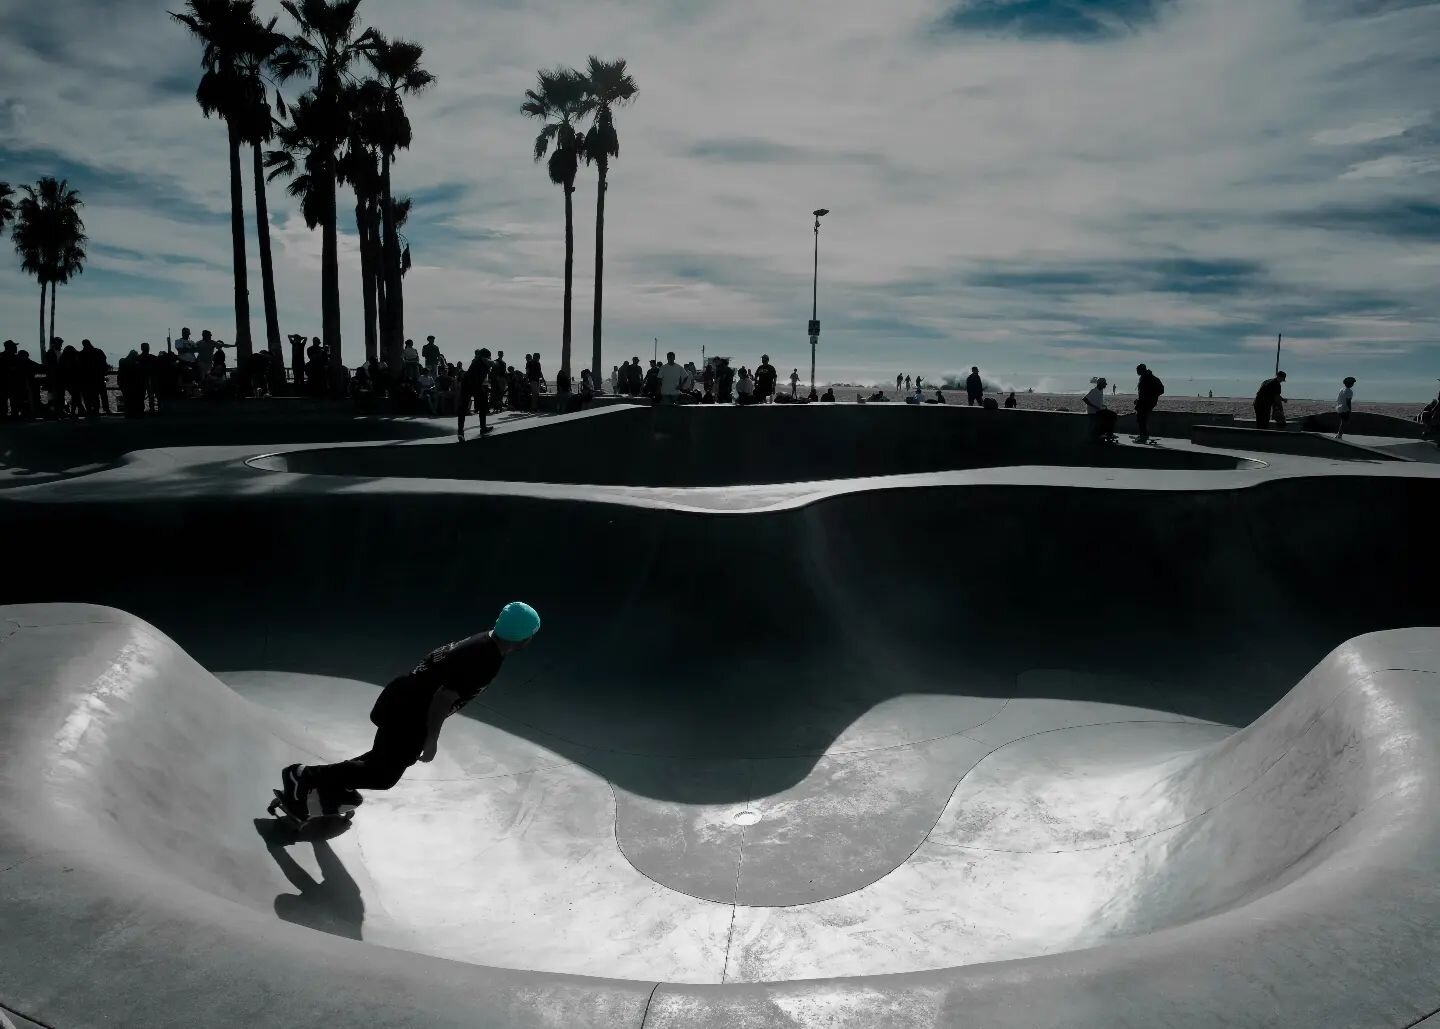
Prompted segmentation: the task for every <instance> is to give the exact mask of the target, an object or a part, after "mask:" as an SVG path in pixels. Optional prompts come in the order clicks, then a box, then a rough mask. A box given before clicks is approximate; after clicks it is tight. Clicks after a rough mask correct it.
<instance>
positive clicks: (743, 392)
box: [735, 366, 755, 404]
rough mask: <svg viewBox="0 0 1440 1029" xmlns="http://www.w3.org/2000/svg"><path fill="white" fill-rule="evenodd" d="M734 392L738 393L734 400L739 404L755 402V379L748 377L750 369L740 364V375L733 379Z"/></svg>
mask: <svg viewBox="0 0 1440 1029" xmlns="http://www.w3.org/2000/svg"><path fill="white" fill-rule="evenodd" d="M735 392H736V393H738V394H739V396H738V397H737V398H736V402H737V403H740V404H753V403H754V402H755V380H754V379H752V378H750V369H748V368H746V367H744V366H742V367H741V368H740V375H739V376H738V377H737V378H736V379H735Z"/></svg>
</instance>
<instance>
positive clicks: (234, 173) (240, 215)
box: [229, 127, 251, 378]
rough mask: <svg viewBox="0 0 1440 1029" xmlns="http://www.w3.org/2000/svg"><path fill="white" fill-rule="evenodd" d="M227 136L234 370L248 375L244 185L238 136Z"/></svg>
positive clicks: (231, 128)
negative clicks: (233, 282)
mask: <svg viewBox="0 0 1440 1029" xmlns="http://www.w3.org/2000/svg"><path fill="white" fill-rule="evenodd" d="M229 136H230V244H231V248H232V250H233V253H232V255H231V256H232V257H233V259H234V263H235V368H236V371H237V372H238V373H239V374H240V376H241V377H242V378H243V377H244V376H246V375H248V374H249V373H250V354H251V347H250V271H249V268H248V267H247V266H246V264H245V182H244V179H243V177H242V176H241V174H240V134H239V132H237V131H236V130H235V129H234V128H233V127H230V128H229Z"/></svg>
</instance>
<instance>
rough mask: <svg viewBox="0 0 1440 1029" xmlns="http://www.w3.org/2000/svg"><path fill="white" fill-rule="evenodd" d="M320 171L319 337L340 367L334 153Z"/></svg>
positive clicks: (338, 275) (341, 362)
mask: <svg viewBox="0 0 1440 1029" xmlns="http://www.w3.org/2000/svg"><path fill="white" fill-rule="evenodd" d="M321 174H322V176H323V179H322V181H321V183H320V188H322V189H323V190H325V196H324V198H323V199H322V200H321V203H322V204H324V209H323V210H322V212H321V214H322V215H323V217H322V225H321V233H320V336H321V339H322V340H323V341H324V343H325V346H326V347H327V348H329V350H330V366H331V367H332V368H339V367H342V366H343V364H344V361H343V360H342V359H341V356H340V247H339V240H338V238H337V235H336V233H337V231H338V230H337V227H336V218H337V215H336V210H335V158H334V155H333V154H331V155H330V156H329V157H328V158H327V159H326V160H325V161H324V168H323V169H321Z"/></svg>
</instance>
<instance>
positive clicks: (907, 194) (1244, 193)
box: [0, 0, 1440, 400]
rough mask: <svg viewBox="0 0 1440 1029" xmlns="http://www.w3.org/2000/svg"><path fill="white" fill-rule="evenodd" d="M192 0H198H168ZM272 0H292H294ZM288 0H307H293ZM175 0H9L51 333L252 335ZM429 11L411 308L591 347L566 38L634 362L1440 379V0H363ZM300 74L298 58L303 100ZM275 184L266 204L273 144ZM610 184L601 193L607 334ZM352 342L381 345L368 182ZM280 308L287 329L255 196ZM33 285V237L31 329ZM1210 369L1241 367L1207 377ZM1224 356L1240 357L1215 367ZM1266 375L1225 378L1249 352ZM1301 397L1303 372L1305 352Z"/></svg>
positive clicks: (300, 260) (28, 287)
mask: <svg viewBox="0 0 1440 1029" xmlns="http://www.w3.org/2000/svg"><path fill="white" fill-rule="evenodd" d="M168 6H170V7H175V6H176V4H174V3H173V2H172V3H171V4H169V5H168ZM272 6H273V8H274V9H273V10H270V9H269V8H270V7H272ZM257 7H258V9H259V10H260V11H261V12H262V13H263V14H264V15H265V16H267V17H268V16H269V15H271V14H277V15H280V16H281V21H280V25H281V27H284V26H285V25H286V23H287V16H285V15H284V14H283V12H282V11H281V10H280V8H279V5H278V3H275V4H273V5H272V4H270V3H269V0H259V2H258V4H257ZM166 9H167V4H165V3H161V2H154V0H66V2H65V3H63V4H27V3H22V0H0V22H3V24H4V25H5V28H6V30H5V32H4V33H3V35H0V180H3V181H8V182H11V183H12V184H14V183H19V182H28V181H34V179H36V178H37V177H39V176H41V175H55V176H57V177H64V178H67V179H68V180H69V181H70V184H71V185H72V186H74V187H75V188H77V189H78V190H79V191H80V193H81V195H82V197H83V199H84V200H85V205H86V206H85V208H84V218H85V222H86V226H87V229H88V232H89V235H90V238H91V243H90V261H89V265H88V267H87V269H86V271H85V273H84V275H83V276H81V277H80V278H78V279H77V280H76V281H75V282H74V283H73V284H71V285H69V286H66V287H65V288H64V289H62V291H61V293H60V298H59V311H58V325H57V331H58V333H59V334H60V335H62V336H65V337H66V338H67V339H68V340H70V341H71V342H78V340H79V339H80V338H81V337H89V338H91V339H92V340H94V342H95V343H96V344H97V345H99V346H101V347H102V348H104V349H105V350H107V351H108V352H109V353H110V354H112V355H118V354H121V353H124V352H126V351H128V350H129V349H130V348H131V347H134V346H137V345H138V344H139V342H140V341H142V340H148V341H150V342H151V343H152V344H155V345H161V346H163V344H164V340H165V337H166V335H167V333H174V334H178V332H179V329H180V328H181V326H190V327H191V328H192V329H194V330H195V332H196V333H197V334H198V332H199V330H200V329H202V328H211V329H213V330H214V331H215V334H216V335H217V336H218V337H220V338H221V339H226V340H230V339H233V338H234V331H235V322H234V314H233V307H232V306H231V295H232V275H231V266H230V236H229V193H228V165H227V157H226V146H225V130H224V127H223V125H222V124H221V123H218V122H216V121H213V120H212V121H206V120H205V119H204V118H203V117H202V116H201V113H200V111H199V109H198V107H196V105H195V103H194V96H193V94H194V87H195V82H196V80H197V77H198V74H199V49H198V46H197V45H196V44H195V43H193V42H192V41H191V40H190V39H189V38H188V37H187V35H186V34H185V32H184V31H183V30H182V29H181V28H180V27H179V26H178V25H175V24H173V23H172V22H171V21H170V19H169V18H168V17H167V15H166ZM360 13H361V16H362V19H363V20H364V21H365V22H366V23H367V24H372V25H374V26H375V27H376V28H378V29H380V30H381V31H385V32H387V33H388V34H390V35H392V36H395V35H399V36H403V37H405V38H412V39H414V40H416V41H418V42H420V43H421V44H423V45H424V46H425V47H426V58H425V65H426V67H428V68H429V69H430V70H431V71H432V72H433V73H434V74H435V75H436V76H437V79H438V81H437V83H436V86H435V87H434V88H433V89H432V90H430V91H429V92H427V93H425V94H423V95H421V96H419V97H417V98H415V99H413V100H412V101H411V103H410V112H411V118H412V121H413V123H414V126H415V146H414V147H413V148H412V149H411V150H410V151H409V152H407V153H404V154H402V155H401V157H400V158H399V160H398V161H397V164H396V168H395V185H396V190H397V193H400V194H403V195H409V196H412V197H413V198H414V201H415V211H414V215H413V216H412V221H411V226H410V228H409V230H408V236H409V239H410V243H411V246H412V251H413V256H414V262H415V266H414V269H413V270H412V272H411V273H410V275H409V276H408V277H407V280H406V308H407V311H406V315H407V324H406V331H407V335H410V336H413V337H415V338H416V339H422V338H423V337H424V336H426V335H430V334H434V335H435V336H436V337H437V338H438V341H439V343H440V345H441V348H442V350H444V351H445V352H446V353H447V355H449V356H452V357H457V358H458V357H459V356H460V355H462V354H467V353H469V352H470V351H471V350H473V349H474V348H475V347H479V346H489V347H490V348H491V349H492V350H493V349H501V350H505V351H506V352H507V355H511V356H513V355H519V354H522V353H526V352H530V351H536V350H538V351H539V352H540V354H541V356H542V359H543V361H544V362H545V367H546V371H547V373H550V374H553V370H554V369H555V368H556V367H557V366H558V362H559V353H560V334H561V298H562V291H563V285H562V284H563V271H564V196H563V193H562V191H561V190H560V189H559V188H558V187H555V186H553V185H551V184H550V182H549V180H548V178H547V176H546V173H545V168H544V165H543V163H542V164H535V163H534V162H533V161H532V160H531V148H532V143H533V140H534V137H535V133H536V131H537V128H538V126H537V125H535V124H534V123H533V122H531V121H530V120H528V119H526V118H524V117H523V116H521V114H520V113H519V105H520V102H521V100H522V99H523V94H524V91H525V90H526V89H527V88H530V87H531V86H532V85H533V84H534V78H535V73H536V70H537V69H539V68H542V67H553V66H555V65H557V64H565V65H572V66H583V64H584V62H585V59H586V57H587V55H589V54H597V55H599V56H602V57H605V58H614V57H625V58H627V59H628V61H629V63H630V68H631V72H632V74H633V75H634V76H635V78H636V80H637V82H638V84H639V87H640V94H639V96H638V98H637V99H636V101H635V102H634V104H632V105H631V106H629V107H628V108H625V109H622V110H620V111H619V112H618V113H617V119H616V120H617V127H618V130H619V133H620V139H621V152H620V157H619V159H618V161H616V162H615V163H614V164H613V165H612V169H611V177H610V189H609V192H608V193H607V197H606V235H605V293H604V298H605V319H604V339H605V362H604V364H605V368H606V370H607V371H608V369H609V367H610V366H611V365H612V364H614V363H616V362H617V361H619V360H621V359H623V358H629V357H632V356H637V355H638V356H640V357H642V358H645V359H648V358H649V357H650V356H651V353H652V350H653V349H654V347H655V344H654V343H653V340H654V339H655V338H657V337H658V339H659V350H660V353H661V354H662V356H663V354H664V353H665V351H667V350H674V351H675V352H676V353H677V355H678V356H679V358H680V360H682V361H685V360H696V361H698V360H699V359H700V356H701V352H702V347H703V348H704V352H705V353H707V354H716V353H722V354H727V355H730V356H731V357H732V359H733V360H734V361H735V363H737V364H747V365H751V366H753V365H754V364H756V363H758V361H759V356H760V354H761V353H762V352H763V353H768V354H770V355H771V357H772V360H773V361H774V363H775V364H776V365H777V366H778V367H780V368H781V372H782V375H785V374H788V371H789V368H790V367H796V366H798V367H800V368H801V373H802V376H806V375H807V374H808V364H809V359H810V347H809V342H808V338H807V336H806V334H805V330H806V322H807V320H808V319H809V317H810V304H811V289H812V261H813V259H814V255H813V251H812V248H813V247H814V244H815V237H814V235H813V233H812V224H813V219H812V218H811V215H810V212H811V210H812V209H814V208H817V207H825V208H829V209H830V211H831V213H830V214H829V215H828V216H827V217H826V218H824V220H823V222H822V227H821V232H820V240H819V245H820V252H819V289H818V301H819V317H820V320H821V322H822V334H821V339H820V345H819V347H818V351H817V359H818V369H817V375H818V378H819V380H820V381H822V382H823V381H863V382H867V383H868V382H876V381H882V380H888V381H891V382H893V380H894V375H895V373H896V372H901V371H904V372H910V373H919V374H923V375H925V376H926V377H927V378H929V379H932V380H936V379H940V378H943V377H944V376H945V375H947V374H951V373H955V372H957V371H963V370H968V368H969V367H970V366H971V365H978V366H980V367H981V368H982V370H983V371H984V373H985V375H986V378H987V379H989V380H991V381H992V382H994V383H996V384H999V385H1005V386H1007V387H1009V386H1014V387H1018V388H1021V389H1024V388H1036V389H1037V390H1058V391H1079V390H1083V389H1085V388H1087V384H1088V382H1089V379H1090V378H1091V377H1092V376H1095V375H1106V376H1107V377H1109V378H1110V379H1111V380H1112V381H1121V382H1122V383H1125V382H1128V381H1129V380H1130V379H1131V378H1133V373H1132V371H1131V369H1133V367H1134V365H1135V364H1136V363H1137V362H1139V361H1144V362H1146V363H1148V364H1149V365H1150V366H1151V367H1152V368H1154V369H1155V370H1156V371H1157V372H1159V373H1160V375H1161V377H1162V378H1163V379H1165V380H1166V382H1167V385H1168V387H1169V388H1170V391H1171V392H1172V393H1174V392H1187V391H1189V390H1190V389H1192V388H1193V390H1194V391H1195V392H1199V391H1201V390H1202V389H1205V388H1214V389H1216V392H1217V393H1221V392H1241V391H1243V390H1245V389H1247V388H1251V387H1252V386H1253V384H1254V383H1256V382H1258V381H1259V379H1260V378H1263V377H1264V376H1265V375H1266V374H1267V373H1268V372H1269V371H1271V370H1272V369H1273V367H1274V361H1275V340H1276V334H1277V333H1282V332H1283V333H1284V336H1285V340H1284V347H1285V350H1284V355H1283V363H1284V366H1285V367H1286V370H1287V372H1288V373H1289V375H1290V378H1291V383H1292V386H1293V384H1299V383H1304V384H1313V390H1312V392H1313V395H1321V394H1322V392H1323V391H1324V390H1326V389H1329V388H1330V386H1331V384H1333V383H1334V382H1336V381H1337V380H1338V379H1339V378H1340V377H1341V376H1343V375H1346V374H1352V375H1355V376H1357V377H1358V378H1359V379H1360V380H1361V385H1360V387H1359V389H1358V390H1357V396H1360V397H1363V396H1365V395H1366V393H1365V391H1366V390H1367V389H1368V390H1369V399H1375V400H1380V399H1387V400H1423V399H1425V398H1427V397H1429V396H1432V395H1433V394H1434V392H1435V388H1436V379H1437V376H1440V290H1437V288H1436V287H1437V281H1440V108H1437V105H1440V90H1437V88H1436V87H1437V85H1440V0H1262V2H1257V0H887V2H886V3H883V4H881V3H875V2H873V0H827V2H825V3H807V4H787V3H774V2H773V0H724V2H716V0H709V2H707V0H683V2H682V0H653V2H652V0H525V2H523V3H522V2H519V0H493V2H491V0H384V3H381V2H380V0H365V2H363V3H362V4H361V7H360ZM299 88H300V87H298V86H297V85H295V84H291V85H288V86H286V87H284V91H285V93H286V95H287V98H293V96H294V94H295V93H296V92H297V90H298V89H299ZM246 167H247V176H246V191H247V196H246V215H247V218H248V219H252V220H253V217H254V211H253V195H251V194H250V190H251V189H252V188H253V187H252V186H251V184H250V180H249V175H248V167H249V166H248V161H247V163H246ZM595 193H596V184H595V176H594V172H593V170H585V171H582V174H581V177H580V179H579V181H578V185H577V190H576V193H575V196H574V200H575V251H576V253H575V292H574V297H575V300H574V305H575V319H574V346H575V355H576V356H575V360H574V366H575V368H576V369H579V368H581V367H585V366H588V364H589V360H590V348H591V326H592V303H593V276H594V267H595V262H594V245H595V233H594V229H595V222H594V216H595V208H594V204H595ZM268 196H269V203H270V220H271V231H272V236H273V241H274V246H275V263H276V278H277V283H278V287H277V288H278V292H279V302H280V319H281V331H282V332H283V333H290V332H305V333H309V334H312V335H317V334H318V333H319V323H320V318H319V306H320V305H319V297H320V293H319V290H320V237H319V234H318V233H313V232H310V231H309V230H307V229H306V227H305V224H304V222H303V220H302V219H301V217H300V214H299V211H298V208H297V207H296V205H295V203H294V201H292V200H291V199H290V198H289V197H287V196H286V194H285V192H284V189H283V185H282V184H280V183H274V184H271V185H270V186H269V187H268ZM340 210H341V231H342V235H341V240H340V243H341V284H342V296H341V299H342V326H343V333H344V336H343V339H344V343H343V353H344V356H345V358H346V360H347V363H350V364H352V365H353V364H356V363H359V361H360V360H361V359H362V358H363V331H362V322H361V306H360V277H359V260H358V253H357V250H356V247H355V241H354V226H353V216H352V217H351V218H349V219H347V218H346V212H353V202H351V201H349V200H348V199H347V198H346V196H345V195H344V194H343V193H342V196H341V200H340ZM247 244H248V256H249V261H250V265H251V271H250V277H251V291H252V305H251V306H252V319H253V320H252V332H253V333H254V335H255V337H256V338H257V339H263V338H264V321H263V313H262V306H261V303H260V285H259V271H258V260H257V257H256V245H255V236H254V230H253V225H252V227H251V231H250V233H249V235H248V237H247ZM38 305H39V288H38V286H37V285H36V284H35V283H34V281H33V280H31V279H29V278H27V277H25V276H24V275H23V274H22V273H21V272H20V270H19V261H18V258H16V257H15V256H14V255H13V253H11V251H10V248H9V247H8V246H7V247H6V248H5V250H4V251H3V252H0V335H3V336H6V337H12V338H15V339H16V340H18V341H20V342H21V343H22V345H26V346H32V347H33V346H34V345H35V344H36V342H37V341H38V336H39V325H38ZM1207 383H1208V384H1209V386H1208V387H1207V385H1206V384H1207ZM1217 384H1222V385H1217ZM1232 386H1233V388H1228V387H1232ZM1292 392H1294V393H1298V395H1306V394H1305V391H1304V390H1303V389H1302V390H1299V391H1297V390H1294V389H1293V388H1292Z"/></svg>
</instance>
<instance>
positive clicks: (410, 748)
mask: <svg viewBox="0 0 1440 1029" xmlns="http://www.w3.org/2000/svg"><path fill="white" fill-rule="evenodd" d="M424 746H425V725H424V722H423V716H420V715H418V714H416V715H413V716H411V717H409V718H406V719H404V720H403V721H398V722H386V723H384V724H383V725H381V726H380V727H379V728H378V729H376V730H375V742H374V743H373V744H371V746H370V749H369V750H368V751H366V752H365V753H363V754H361V755H360V756H359V757H352V758H351V759H350V760H349V761H341V762H340V763H339V764H334V765H312V766H310V767H308V768H306V769H305V787H306V788H307V789H314V790H320V791H322V792H332V791H333V792H338V791H340V790H388V789H389V788H390V787H392V786H394V785H395V784H396V783H397V782H399V781H400V777H401V776H402V775H404V774H405V769H407V768H409V767H410V766H411V765H413V764H414V763H415V762H416V761H418V760H419V759H420V751H421V749H423V748H424Z"/></svg>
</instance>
